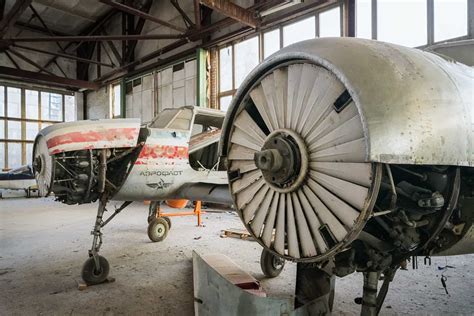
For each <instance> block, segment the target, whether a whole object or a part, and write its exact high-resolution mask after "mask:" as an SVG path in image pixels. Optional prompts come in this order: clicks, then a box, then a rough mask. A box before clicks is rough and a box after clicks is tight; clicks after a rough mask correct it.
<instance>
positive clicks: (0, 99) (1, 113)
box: [0, 86, 5, 138]
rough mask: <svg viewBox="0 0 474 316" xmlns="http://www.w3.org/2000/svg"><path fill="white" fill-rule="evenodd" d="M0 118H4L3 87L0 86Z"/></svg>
mask: <svg viewBox="0 0 474 316" xmlns="http://www.w3.org/2000/svg"><path fill="white" fill-rule="evenodd" d="M0 116H5V87H4V86H0ZM0 138H1V137H0Z"/></svg>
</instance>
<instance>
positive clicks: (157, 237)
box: [148, 217, 170, 242]
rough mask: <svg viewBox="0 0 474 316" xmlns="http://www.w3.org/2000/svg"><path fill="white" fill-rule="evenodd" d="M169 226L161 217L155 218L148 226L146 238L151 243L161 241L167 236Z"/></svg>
mask: <svg viewBox="0 0 474 316" xmlns="http://www.w3.org/2000/svg"><path fill="white" fill-rule="evenodd" d="M169 230H170V226H169V225H168V221H167V220H166V219H164V218H163V217H158V218H155V219H154V220H153V221H151V223H150V225H148V238H150V240H151V241H153V242H158V241H163V240H165V238H166V237H167V236H168V231H169Z"/></svg>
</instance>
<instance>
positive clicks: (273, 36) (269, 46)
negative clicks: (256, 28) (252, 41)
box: [263, 29, 280, 58]
mask: <svg viewBox="0 0 474 316" xmlns="http://www.w3.org/2000/svg"><path fill="white" fill-rule="evenodd" d="M279 49H280V29H276V30H273V31H270V32H267V33H265V34H263V58H267V57H268V56H270V55H271V54H273V53H275V52H277V51H278V50H279Z"/></svg>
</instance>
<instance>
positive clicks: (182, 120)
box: [166, 109, 193, 131]
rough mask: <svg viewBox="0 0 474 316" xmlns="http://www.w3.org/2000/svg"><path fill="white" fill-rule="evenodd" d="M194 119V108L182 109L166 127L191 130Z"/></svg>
mask: <svg viewBox="0 0 474 316" xmlns="http://www.w3.org/2000/svg"><path fill="white" fill-rule="evenodd" d="M192 119H193V110H191V109H182V110H181V111H179V113H178V115H176V116H175V117H174V118H173V120H172V122H170V123H169V124H168V126H166V128H170V129H180V130H186V131H188V130H189V127H190V126H191V120H192Z"/></svg>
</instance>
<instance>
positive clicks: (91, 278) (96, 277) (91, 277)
mask: <svg viewBox="0 0 474 316" xmlns="http://www.w3.org/2000/svg"><path fill="white" fill-rule="evenodd" d="M99 265H100V272H99V273H97V269H96V267H95V262H94V258H93V257H90V258H89V259H87V260H86V262H84V265H83V266H82V272H81V276H82V279H83V280H84V282H86V283H87V284H88V285H94V284H100V283H102V282H104V281H105V280H107V277H108V276H109V270H110V266H109V262H108V261H107V259H105V258H104V257H102V256H99Z"/></svg>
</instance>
